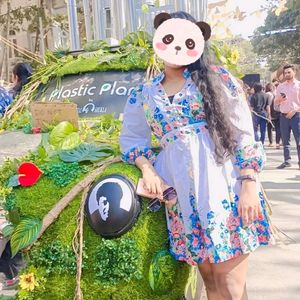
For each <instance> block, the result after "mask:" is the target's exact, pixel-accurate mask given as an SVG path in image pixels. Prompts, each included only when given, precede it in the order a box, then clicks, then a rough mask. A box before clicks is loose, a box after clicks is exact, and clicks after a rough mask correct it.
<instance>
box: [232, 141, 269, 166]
mask: <svg viewBox="0 0 300 300" xmlns="http://www.w3.org/2000/svg"><path fill="white" fill-rule="evenodd" d="M236 160H237V161H236V165H238V166H239V167H240V168H241V169H245V168H251V169H254V170H255V171H257V172H259V171H260V170H261V169H262V168H263V165H264V162H265V161H266V155H265V151H264V148H263V146H262V144H261V143H254V144H253V145H247V146H245V147H244V148H243V149H239V150H238V151H236Z"/></svg>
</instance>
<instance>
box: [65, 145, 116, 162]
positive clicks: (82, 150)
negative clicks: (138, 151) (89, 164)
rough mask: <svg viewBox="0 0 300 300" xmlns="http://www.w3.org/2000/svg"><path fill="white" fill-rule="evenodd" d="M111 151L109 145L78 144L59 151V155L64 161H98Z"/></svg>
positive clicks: (111, 152) (109, 154) (110, 153)
mask: <svg viewBox="0 0 300 300" xmlns="http://www.w3.org/2000/svg"><path fill="white" fill-rule="evenodd" d="M113 153H114V151H113V149H112V147H110V146H109V145H101V146H98V145H95V144H80V145H79V146H78V147H76V148H74V149H72V150H66V151H61V152H60V153H59V157H60V159H61V160H62V161H64V162H76V161H78V162H80V161H98V160H101V159H104V158H106V157H108V156H111V155H112V154H113Z"/></svg>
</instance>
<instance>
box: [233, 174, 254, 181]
mask: <svg viewBox="0 0 300 300" xmlns="http://www.w3.org/2000/svg"><path fill="white" fill-rule="evenodd" d="M237 180H240V181H244V180H250V181H254V182H256V177H255V176H254V175H242V176H239V177H238V178H237Z"/></svg>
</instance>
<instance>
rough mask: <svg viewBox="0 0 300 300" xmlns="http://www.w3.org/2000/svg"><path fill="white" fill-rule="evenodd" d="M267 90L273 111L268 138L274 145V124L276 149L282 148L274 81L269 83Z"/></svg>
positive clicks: (271, 144)
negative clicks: (275, 104)
mask: <svg viewBox="0 0 300 300" xmlns="http://www.w3.org/2000/svg"><path fill="white" fill-rule="evenodd" d="M265 92H266V94H267V95H268V97H269V105H270V111H271V121H272V123H271V122H268V138H269V143H270V144H269V146H270V147H272V146H273V135H272V129H273V126H272V124H273V125H274V127H275V140H276V149H279V148H280V145H279V143H280V112H278V111H276V110H275V109H274V99H275V85H274V84H272V83H268V84H267V85H266V88H265Z"/></svg>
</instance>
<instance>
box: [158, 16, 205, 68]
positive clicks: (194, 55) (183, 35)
mask: <svg viewBox="0 0 300 300" xmlns="http://www.w3.org/2000/svg"><path fill="white" fill-rule="evenodd" d="M200 24H202V25H203V24H206V23H204V22H199V23H193V22H191V21H188V20H185V19H179V18H171V16H170V15H169V14H167V13H162V14H159V15H158V16H156V18H155V20H154V26H155V27H156V28H157V30H156V32H155V34H154V38H153V48H154V51H155V53H156V54H157V55H158V56H159V57H160V58H161V59H162V60H163V61H165V62H167V63H169V64H173V65H179V66H186V65H189V64H191V63H193V62H195V61H196V60H197V59H199V58H200V56H201V55H202V53H203V49H204V44H205V40H206V39H205V36H204V34H203V30H204V29H202V28H201V27H200V26H199V25H200ZM206 25H207V26H208V27H207V28H209V31H210V27H209V25H208V24H206ZM204 26H205V25H204ZM209 35H210V32H209Z"/></svg>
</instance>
